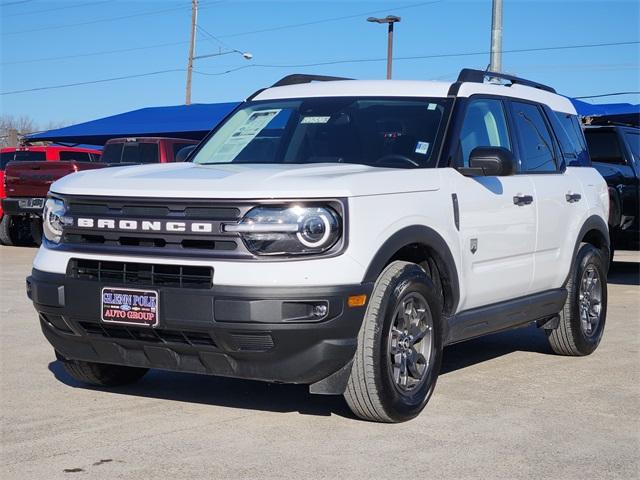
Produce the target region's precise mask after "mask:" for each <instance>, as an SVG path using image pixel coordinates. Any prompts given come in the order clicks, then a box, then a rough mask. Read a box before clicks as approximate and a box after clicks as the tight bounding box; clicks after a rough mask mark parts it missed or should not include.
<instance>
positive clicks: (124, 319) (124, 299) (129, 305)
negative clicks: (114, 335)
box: [100, 287, 158, 327]
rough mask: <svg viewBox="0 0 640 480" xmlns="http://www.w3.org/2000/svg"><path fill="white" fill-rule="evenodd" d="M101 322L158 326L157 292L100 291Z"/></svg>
mask: <svg viewBox="0 0 640 480" xmlns="http://www.w3.org/2000/svg"><path fill="white" fill-rule="evenodd" d="M100 303H101V305H102V321H103V322H107V323H120V324H125V325H139V326H144V327H155V326H156V325H158V292H156V291H155V290H134V289H131V288H110V287H104V288H103V289H102V298H101V301H100Z"/></svg>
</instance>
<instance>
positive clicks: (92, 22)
mask: <svg viewBox="0 0 640 480" xmlns="http://www.w3.org/2000/svg"><path fill="white" fill-rule="evenodd" d="M211 5H213V4H209V5H204V6H203V7H201V8H206V7H209V6H211ZM186 8H187V6H185V5H180V6H178V7H172V8H166V9H164V10H150V11H146V12H140V13H133V14H131V15H121V16H119V17H106V18H97V19H94V20H89V21H86V22H76V23H65V24H61V25H50V26H48V27H41V28H33V29H29V30H18V31H15V32H4V33H3V34H2V35H3V36H5V35H6V36H8V35H19V34H22V33H33V32H43V31H45V30H58V29H61V28H70V27H79V26H83V25H93V24H96V23H102V22H114V21H117V20H125V19H128V18H136V17H144V16H147V15H158V14H161V13H167V12H175V11H177V10H185V9H186ZM188 8H191V6H188Z"/></svg>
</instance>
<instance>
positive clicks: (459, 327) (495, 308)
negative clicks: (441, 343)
mask: <svg viewBox="0 0 640 480" xmlns="http://www.w3.org/2000/svg"><path fill="white" fill-rule="evenodd" d="M566 299H567V290H566V289H565V288H558V289H555V290H547V291H546V292H540V293H535V294H533V295H527V296H526V297H520V298H517V299H515V300H508V301H506V302H500V303H494V304H493V305H488V306H486V307H478V308H474V309H471V310H466V311H464V312H460V313H458V314H457V315H455V316H453V317H451V318H450V319H449V335H448V336H447V340H446V342H445V345H450V344H452V343H457V342H462V341H464V340H470V339H472V338H476V337H480V336H482V335H487V334H489V333H494V332H499V331H501V330H508V329H510V328H515V327H520V326H524V325H526V324H528V323H531V322H534V321H536V320H539V319H541V318H545V317H550V316H553V315H555V314H557V313H558V312H559V311H560V310H562V307H563V305H564V303H565V301H566Z"/></svg>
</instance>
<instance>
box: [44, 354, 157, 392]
mask: <svg viewBox="0 0 640 480" xmlns="http://www.w3.org/2000/svg"><path fill="white" fill-rule="evenodd" d="M56 356H57V357H58V359H59V360H60V361H61V362H62V365H63V366H64V369H65V370H66V371H67V373H68V374H69V375H71V376H72V377H73V379H74V380H77V381H78V382H81V383H86V384H89V385H94V386H97V387H117V386H119V385H128V384H131V383H135V382H137V381H138V380H140V379H141V378H142V377H143V376H144V374H145V373H147V372H148V371H149V369H148V368H137V367H125V366H121V365H107V364H104V363H94V362H85V361H82V360H68V359H66V358H63V357H62V356H60V354H58V353H56Z"/></svg>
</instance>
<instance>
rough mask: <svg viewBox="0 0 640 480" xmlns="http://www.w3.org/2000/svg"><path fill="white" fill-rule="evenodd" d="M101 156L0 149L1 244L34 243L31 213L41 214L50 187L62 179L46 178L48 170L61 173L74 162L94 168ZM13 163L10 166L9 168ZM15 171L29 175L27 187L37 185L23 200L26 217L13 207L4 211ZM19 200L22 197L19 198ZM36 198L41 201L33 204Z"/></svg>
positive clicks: (57, 149)
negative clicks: (68, 163)
mask: <svg viewBox="0 0 640 480" xmlns="http://www.w3.org/2000/svg"><path fill="white" fill-rule="evenodd" d="M100 153H101V152H100V150H96V149H90V148H77V147H64V146H59V145H47V146H18V147H8V148H2V149H0V217H1V219H0V244H3V245H13V244H16V243H28V242H29V241H30V240H31V232H30V230H31V221H30V216H29V213H30V212H33V211H38V212H40V211H41V210H42V207H43V205H44V200H43V199H44V197H46V195H47V191H48V190H49V185H50V184H51V183H53V180H56V179H58V178H60V177H61V176H62V175H58V176H55V177H51V178H49V177H47V174H46V173H45V172H46V171H47V170H48V169H49V168H51V169H53V170H60V168H61V164H62V163H65V162H68V161H71V160H73V161H78V162H83V163H89V164H93V163H95V162H98V161H99V159H100ZM10 163H11V165H9V164H10ZM16 169H18V170H20V169H24V171H25V172H28V173H27V174H25V176H26V177H28V178H25V183H26V184H29V183H30V184H31V185H34V184H35V185H36V188H35V190H34V191H33V192H31V193H29V194H27V195H26V196H25V197H27V198H23V199H21V202H22V206H23V207H24V210H25V212H26V214H25V215H19V214H17V213H16V212H15V211H14V210H15V209H14V208H13V205H11V204H9V205H7V206H8V211H5V208H4V205H5V203H4V199H5V197H7V196H9V195H15V193H14V192H13V178H14V177H15V174H16V173H15V171H16ZM66 173H69V172H66ZM66 173H65V174H66ZM7 175H8V176H9V177H10V178H11V179H12V180H11V181H8V180H7ZM8 184H9V185H8ZM40 185H42V187H40ZM43 190H44V191H43ZM36 191H37V192H38V193H37V194H36ZM18 196H21V195H19V194H18ZM36 196H37V197H38V199H36V200H33V197H36ZM18 206H19V205H18Z"/></svg>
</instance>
